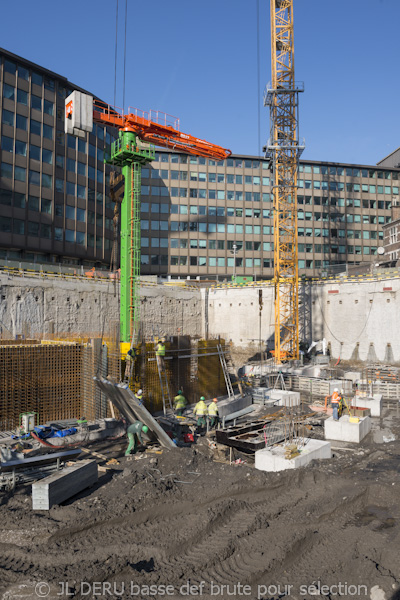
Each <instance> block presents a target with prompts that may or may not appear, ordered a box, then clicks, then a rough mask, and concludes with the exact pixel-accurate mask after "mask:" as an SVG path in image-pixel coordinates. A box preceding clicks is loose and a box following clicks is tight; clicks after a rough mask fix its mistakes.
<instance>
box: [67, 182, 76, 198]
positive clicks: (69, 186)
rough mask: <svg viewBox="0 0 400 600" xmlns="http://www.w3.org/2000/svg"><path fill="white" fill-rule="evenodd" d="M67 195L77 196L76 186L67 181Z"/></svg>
mask: <svg viewBox="0 0 400 600" xmlns="http://www.w3.org/2000/svg"><path fill="white" fill-rule="evenodd" d="M67 194H69V195H70V196H75V184H74V183H71V181H67Z"/></svg>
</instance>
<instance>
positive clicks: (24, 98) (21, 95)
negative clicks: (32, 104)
mask: <svg viewBox="0 0 400 600" xmlns="http://www.w3.org/2000/svg"><path fill="white" fill-rule="evenodd" d="M17 102H19V103H20V104H24V105H25V106H27V105H28V92H25V91H24V90H20V89H19V88H18V89H17Z"/></svg>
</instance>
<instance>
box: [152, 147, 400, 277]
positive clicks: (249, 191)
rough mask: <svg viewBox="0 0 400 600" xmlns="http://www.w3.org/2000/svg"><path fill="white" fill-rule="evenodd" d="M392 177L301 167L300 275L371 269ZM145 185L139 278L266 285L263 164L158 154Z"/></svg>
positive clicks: (318, 165)
mask: <svg viewBox="0 0 400 600" xmlns="http://www.w3.org/2000/svg"><path fill="white" fill-rule="evenodd" d="M399 177H400V175H399V171H398V169H395V168H386V167H379V168H378V167H371V166H366V165H347V164H337V163H322V162H317V161H302V162H301V163H300V165H299V174H298V197H297V201H298V213H297V214H298V242H299V253H298V258H299V274H300V275H306V276H318V275H319V274H321V272H327V271H328V272H329V271H334V270H335V267H339V266H340V265H343V264H345V263H349V264H361V263H366V262H370V261H374V260H376V256H377V254H378V248H379V246H382V243H383V242H382V241H383V229H382V228H383V226H384V225H385V224H386V223H389V222H390V220H391V207H392V204H393V203H394V202H397V200H398V196H399V185H400V184H399ZM142 184H143V185H142V231H143V238H142V268H143V270H144V271H145V272H146V273H154V274H155V273H157V274H161V273H162V274H167V273H168V274H169V275H171V276H172V277H183V278H184V277H188V276H190V277H200V278H207V277H209V278H219V279H221V278H222V279H225V278H228V279H229V278H230V277H231V276H232V275H233V274H234V273H235V275H237V276H247V277H249V276H252V277H253V278H255V279H260V278H270V277H272V276H273V251H274V240H273V233H274V231H273V201H272V187H271V186H272V179H271V173H270V171H269V169H268V163H267V162H266V161H265V160H264V159H261V158H260V157H255V156H236V155H234V156H231V157H230V158H228V159H227V160H224V161H218V162H216V161H212V160H207V159H204V158H199V157H192V156H186V155H180V154H177V153H174V152H169V151H160V152H157V153H156V160H155V161H154V162H153V163H152V166H151V167H150V168H146V169H143V173H142ZM235 247H236V248H235Z"/></svg>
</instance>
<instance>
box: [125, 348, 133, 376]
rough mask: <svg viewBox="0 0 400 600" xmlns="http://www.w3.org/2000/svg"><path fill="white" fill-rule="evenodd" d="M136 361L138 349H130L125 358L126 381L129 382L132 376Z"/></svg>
mask: <svg viewBox="0 0 400 600" xmlns="http://www.w3.org/2000/svg"><path fill="white" fill-rule="evenodd" d="M135 359H136V348H130V349H129V350H128V352H127V353H126V356H125V376H124V379H125V381H129V380H130V378H131V376H132V367H133V365H134V363H135Z"/></svg>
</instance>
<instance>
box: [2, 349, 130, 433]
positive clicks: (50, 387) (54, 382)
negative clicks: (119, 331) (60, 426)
mask: <svg viewBox="0 0 400 600" xmlns="http://www.w3.org/2000/svg"><path fill="white" fill-rule="evenodd" d="M10 342H11V343H9V342H8V341H5V340H3V342H2V345H0V430H2V431H9V430H13V429H15V428H16V427H17V426H18V425H19V420H20V414H21V413H25V412H35V413H37V416H36V419H35V421H36V423H41V424H43V423H46V422H47V421H54V420H61V419H73V418H82V417H85V418H86V419H89V420H94V419H99V418H104V417H110V416H112V415H111V407H110V404H109V402H108V401H107V399H106V398H105V396H104V394H102V393H101V392H100V391H99V389H98V388H97V386H96V385H95V382H94V379H93V377H94V376H96V375H97V376H101V377H107V376H108V375H110V376H111V377H113V379H115V380H119V371H120V353H119V348H117V346H116V344H115V343H114V340H113V338H109V339H107V340H101V339H99V338H96V339H92V340H90V341H88V342H84V343H83V342H65V341H63V342H60V341H58V342H55V341H42V342H40V341H38V340H34V341H32V340H24V341H23V343H19V344H18V343H16V341H15V340H12V341H10ZM17 342H18V340H17ZM115 412H116V411H114V413H115Z"/></svg>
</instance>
